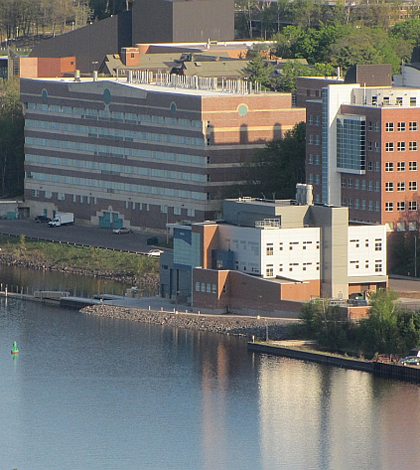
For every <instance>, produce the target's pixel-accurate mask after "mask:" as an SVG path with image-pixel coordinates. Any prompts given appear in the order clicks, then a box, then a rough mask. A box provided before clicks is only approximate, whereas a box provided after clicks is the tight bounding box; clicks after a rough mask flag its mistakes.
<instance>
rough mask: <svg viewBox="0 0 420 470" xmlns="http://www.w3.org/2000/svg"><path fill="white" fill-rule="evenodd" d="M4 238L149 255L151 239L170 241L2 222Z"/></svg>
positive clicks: (101, 230) (77, 227) (106, 231)
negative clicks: (34, 239)
mask: <svg viewBox="0 0 420 470" xmlns="http://www.w3.org/2000/svg"><path fill="white" fill-rule="evenodd" d="M0 234H11V235H17V236H20V235H22V234H23V235H25V236H27V237H33V238H39V239H43V240H51V241H61V242H64V243H67V242H68V243H75V244H81V245H90V246H95V247H102V248H111V249H116V250H124V251H133V252H141V253H144V252H148V251H149V250H150V249H152V248H153V247H152V246H149V245H147V243H146V240H147V238H150V237H153V236H157V237H158V238H159V240H160V241H166V237H165V235H162V234H156V233H152V232H133V233H128V234H124V235H116V234H114V233H112V230H111V229H105V228H99V227H89V226H84V225H78V224H77V223H76V224H74V225H66V226H63V227H56V228H51V227H49V226H48V224H37V223H35V222H34V221H33V220H31V219H23V220H0Z"/></svg>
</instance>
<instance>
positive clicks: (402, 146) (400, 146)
mask: <svg viewBox="0 0 420 470" xmlns="http://www.w3.org/2000/svg"><path fill="white" fill-rule="evenodd" d="M397 150H398V152H404V151H405V142H397Z"/></svg>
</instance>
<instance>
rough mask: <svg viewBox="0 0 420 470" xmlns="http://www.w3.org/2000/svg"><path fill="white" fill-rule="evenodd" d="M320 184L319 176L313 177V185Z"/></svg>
mask: <svg viewBox="0 0 420 470" xmlns="http://www.w3.org/2000/svg"><path fill="white" fill-rule="evenodd" d="M319 183H320V177H319V175H315V184H319Z"/></svg>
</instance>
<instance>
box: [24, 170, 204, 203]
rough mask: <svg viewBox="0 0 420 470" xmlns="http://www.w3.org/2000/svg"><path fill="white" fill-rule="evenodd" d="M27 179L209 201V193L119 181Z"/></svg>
mask: <svg viewBox="0 0 420 470" xmlns="http://www.w3.org/2000/svg"><path fill="white" fill-rule="evenodd" d="M26 178H27V179H33V180H37V181H48V182H51V183H59V184H71V185H77V186H86V187H89V188H100V189H104V190H106V191H107V192H110V193H112V192H114V191H126V192H130V193H144V194H152V195H157V196H167V197H178V198H182V199H195V200H201V201H203V200H207V201H209V200H210V199H211V194H210V193H199V192H196V191H184V190H181V189H172V188H161V187H156V186H146V185H141V184H130V183H121V182H119V181H104V180H97V179H91V178H79V177H76V176H63V175H52V174H48V173H36V172H29V171H27V172H26Z"/></svg>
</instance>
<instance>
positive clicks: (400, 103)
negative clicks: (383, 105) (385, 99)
mask: <svg viewBox="0 0 420 470" xmlns="http://www.w3.org/2000/svg"><path fill="white" fill-rule="evenodd" d="M395 104H396V105H397V106H402V104H403V99H402V96H397V97H396V99H395Z"/></svg>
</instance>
